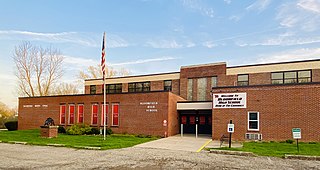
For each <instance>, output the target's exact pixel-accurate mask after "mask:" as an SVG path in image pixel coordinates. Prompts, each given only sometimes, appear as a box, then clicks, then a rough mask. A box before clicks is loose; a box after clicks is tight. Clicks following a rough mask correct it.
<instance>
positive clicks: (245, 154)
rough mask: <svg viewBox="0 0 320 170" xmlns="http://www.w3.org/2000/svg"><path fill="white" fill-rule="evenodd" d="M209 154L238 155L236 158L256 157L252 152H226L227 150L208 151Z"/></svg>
mask: <svg viewBox="0 0 320 170" xmlns="http://www.w3.org/2000/svg"><path fill="white" fill-rule="evenodd" d="M210 153H215V154H225V155H238V156H251V157H255V156H257V155H256V154H254V153H252V152H242V151H227V150H216V149H210Z"/></svg>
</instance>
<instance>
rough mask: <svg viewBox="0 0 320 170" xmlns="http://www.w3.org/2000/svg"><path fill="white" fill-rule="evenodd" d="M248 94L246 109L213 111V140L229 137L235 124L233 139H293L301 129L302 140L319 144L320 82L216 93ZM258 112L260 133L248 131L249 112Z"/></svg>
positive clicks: (222, 89) (215, 89)
mask: <svg viewBox="0 0 320 170" xmlns="http://www.w3.org/2000/svg"><path fill="white" fill-rule="evenodd" d="M229 92H230V93H235V92H236V93H238V92H246V93H247V108H246V109H229V108H228V109H213V111H212V120H213V121H212V123H213V128H212V138H213V139H220V137H221V135H222V134H227V124H228V122H229V120H232V121H233V123H234V124H235V132H234V134H233V140H239V141H243V140H245V134H246V133H260V134H262V138H263V140H264V141H272V140H274V141H279V140H287V139H292V132H291V130H292V128H301V133H302V140H303V141H320V131H319V127H320V122H319V120H320V83H308V84H294V85H257V86H247V87H218V88H213V93H229ZM249 111H256V112H259V120H260V121H259V124H260V125H259V131H248V112H249Z"/></svg>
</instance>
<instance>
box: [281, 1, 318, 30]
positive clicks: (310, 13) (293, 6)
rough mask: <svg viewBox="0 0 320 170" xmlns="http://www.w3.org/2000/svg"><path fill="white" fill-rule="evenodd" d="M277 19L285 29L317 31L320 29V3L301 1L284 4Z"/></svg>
mask: <svg viewBox="0 0 320 170" xmlns="http://www.w3.org/2000/svg"><path fill="white" fill-rule="evenodd" d="M276 19H277V20H279V24H280V25H281V26H282V27H284V28H288V29H299V30H301V31H306V32H313V31H316V30H318V28H319V27H320V22H319V20H320V2H319V1H315V0H308V1H306V0H299V1H296V2H288V3H284V4H282V5H281V6H280V7H279V11H278V14H277V16H276Z"/></svg>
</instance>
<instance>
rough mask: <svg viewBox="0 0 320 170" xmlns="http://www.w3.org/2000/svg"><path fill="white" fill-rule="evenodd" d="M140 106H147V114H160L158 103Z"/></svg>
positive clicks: (141, 103) (144, 103) (147, 103)
mask: <svg viewBox="0 0 320 170" xmlns="http://www.w3.org/2000/svg"><path fill="white" fill-rule="evenodd" d="M140 105H145V106H146V112H158V109H157V105H158V102H140Z"/></svg>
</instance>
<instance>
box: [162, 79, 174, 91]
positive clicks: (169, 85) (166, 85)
mask: <svg viewBox="0 0 320 170" xmlns="http://www.w3.org/2000/svg"><path fill="white" fill-rule="evenodd" d="M163 84H164V87H163V89H164V91H171V90H172V80H165V81H164V82H163Z"/></svg>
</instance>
